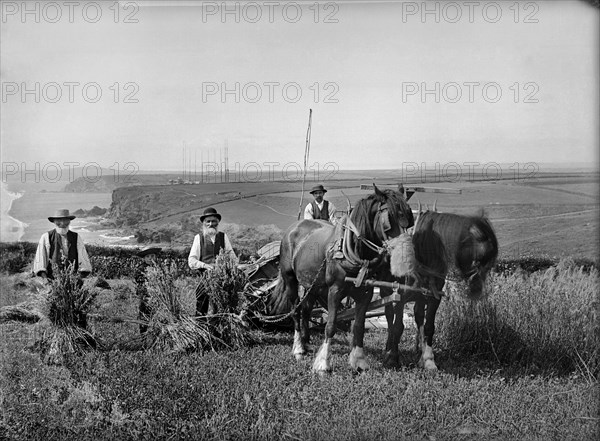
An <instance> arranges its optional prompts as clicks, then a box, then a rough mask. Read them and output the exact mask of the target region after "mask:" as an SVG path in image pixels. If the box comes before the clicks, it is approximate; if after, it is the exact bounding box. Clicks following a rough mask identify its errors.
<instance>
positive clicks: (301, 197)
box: [298, 109, 312, 220]
mask: <svg viewBox="0 0 600 441" xmlns="http://www.w3.org/2000/svg"><path fill="white" fill-rule="evenodd" d="M311 123H312V109H310V112H309V113H308V129H307V130H306V146H305V147H304V173H303V174H302V193H301V195H300V207H298V220H300V217H301V216H302V205H303V204H304V182H305V181H306V168H307V167H308V156H309V154H310V132H311Z"/></svg>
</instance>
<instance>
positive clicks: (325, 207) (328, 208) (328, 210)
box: [304, 184, 336, 225]
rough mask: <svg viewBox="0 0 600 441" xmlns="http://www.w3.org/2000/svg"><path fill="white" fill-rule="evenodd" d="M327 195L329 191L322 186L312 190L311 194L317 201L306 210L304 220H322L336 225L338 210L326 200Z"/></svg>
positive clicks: (316, 186)
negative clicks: (336, 212) (336, 211)
mask: <svg viewBox="0 0 600 441" xmlns="http://www.w3.org/2000/svg"><path fill="white" fill-rule="evenodd" d="M325 193H327V190H326V189H325V187H323V186H322V185H321V184H319V185H315V186H314V187H313V188H312V190H311V191H310V194H312V195H313V197H314V198H315V200H314V201H312V202H311V203H310V204H308V205H307V206H306V208H305V209H304V219H321V220H324V221H328V222H331V223H332V224H334V225H335V223H336V217H335V210H336V208H335V205H333V203H332V202H330V201H327V200H325Z"/></svg>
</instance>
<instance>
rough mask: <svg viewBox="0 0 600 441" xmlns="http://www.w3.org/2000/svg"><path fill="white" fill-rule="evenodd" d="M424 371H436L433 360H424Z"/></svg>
mask: <svg viewBox="0 0 600 441" xmlns="http://www.w3.org/2000/svg"><path fill="white" fill-rule="evenodd" d="M425 370H426V371H431V372H433V371H437V370H438V368H437V366H436V364H435V362H434V361H433V360H426V361H425Z"/></svg>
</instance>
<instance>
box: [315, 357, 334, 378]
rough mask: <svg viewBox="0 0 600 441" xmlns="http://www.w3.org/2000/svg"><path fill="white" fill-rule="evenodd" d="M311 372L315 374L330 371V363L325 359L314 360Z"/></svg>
mask: <svg viewBox="0 0 600 441" xmlns="http://www.w3.org/2000/svg"><path fill="white" fill-rule="evenodd" d="M312 370H313V372H314V373H316V374H319V375H321V374H324V373H329V372H331V365H330V364H329V363H327V362H326V361H325V360H316V361H315V363H314V364H313V369H312Z"/></svg>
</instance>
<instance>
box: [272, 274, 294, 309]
mask: <svg viewBox="0 0 600 441" xmlns="http://www.w3.org/2000/svg"><path fill="white" fill-rule="evenodd" d="M286 288H287V283H286V281H285V278H284V277H281V274H280V275H279V278H278V279H277V285H275V288H274V289H273V291H272V292H271V295H270V296H269V302H268V311H269V314H270V315H277V314H285V313H287V312H290V311H291V310H292V302H291V301H290V298H289V296H288V295H286V293H287V289H286Z"/></svg>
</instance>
